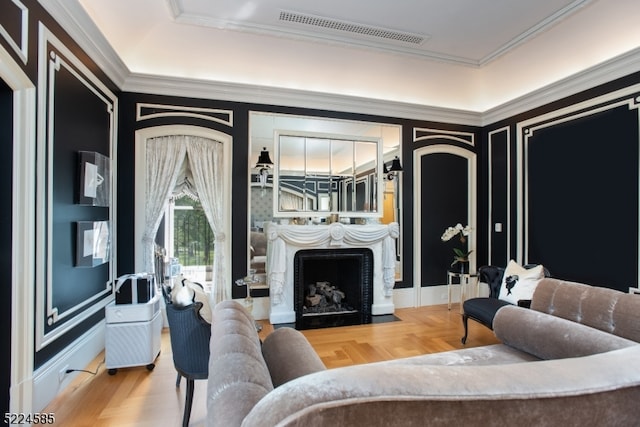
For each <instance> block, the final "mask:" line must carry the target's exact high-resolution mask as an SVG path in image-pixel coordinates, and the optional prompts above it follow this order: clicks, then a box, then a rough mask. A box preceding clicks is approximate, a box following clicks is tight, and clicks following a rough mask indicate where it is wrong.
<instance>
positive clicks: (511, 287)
mask: <svg viewBox="0 0 640 427" xmlns="http://www.w3.org/2000/svg"><path fill="white" fill-rule="evenodd" d="M542 278H544V267H543V266H542V265H537V266H535V267H533V268H529V269H527V268H524V267H522V266H521V265H519V264H518V263H517V262H515V261H514V260H511V261H509V264H508V265H507V268H506V269H505V270H504V276H503V277H502V284H501V285H500V294H499V295H498V298H499V299H501V300H504V301H508V302H510V303H511V304H518V301H520V300H530V299H531V298H532V297H533V291H535V290H536V286H538V282H540V279H542Z"/></svg>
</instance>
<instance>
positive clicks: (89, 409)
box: [43, 305, 498, 427]
mask: <svg viewBox="0 0 640 427" xmlns="http://www.w3.org/2000/svg"><path fill="white" fill-rule="evenodd" d="M395 316H396V317H397V318H398V320H396V321H391V322H386V323H376V324H369V325H357V326H344V327H338V328H325V329H312V330H306V331H302V333H303V334H304V335H305V336H306V337H307V339H308V340H309V342H310V343H311V345H312V346H313V347H314V349H315V350H316V352H317V353H318V355H319V356H320V358H321V359H322V361H323V362H324V364H325V365H326V366H327V368H337V367H342V366H350V365H355V364H361V363H370V362H378V361H383V360H392V359H398V358H402V357H410V356H416V355H420V354H428V353H435V352H441V351H448V350H455V349H458V348H463V347H465V346H463V345H462V343H461V342H460V338H461V337H462V335H463V328H462V321H461V318H460V313H459V311H458V307H457V305H454V306H453V307H452V309H451V310H448V309H447V306H446V305H439V306H429V307H420V308H403V309H398V310H396V313H395ZM260 323H261V324H262V326H263V328H262V331H261V332H260V337H261V338H262V339H264V338H265V337H266V336H267V335H268V334H270V333H271V332H273V330H274V327H273V325H270V324H269V323H268V322H267V321H260ZM497 342H498V340H497V339H496V338H495V336H494V335H493V332H492V331H490V330H489V329H487V328H485V327H483V326H481V325H479V324H477V323H475V322H469V338H468V340H467V344H466V347H476V346H480V345H487V344H494V343H497ZM172 357H173V356H172V353H171V344H170V341H169V333H168V330H166V329H165V330H164V331H163V333H162V344H161V352H160V356H159V357H158V359H157V360H156V362H155V365H156V367H155V369H154V370H153V371H148V370H147V368H146V367H145V366H140V367H134V368H120V369H118V372H117V373H116V374H115V375H109V374H108V373H107V370H106V369H105V366H104V353H102V354H101V355H99V356H98V357H97V358H96V359H95V360H94V361H93V362H92V363H91V364H90V365H89V366H88V367H86V368H85V369H87V370H89V371H93V372H95V371H97V374H96V375H95V376H93V375H90V374H87V373H79V374H77V376H76V378H75V379H74V380H73V381H72V383H71V384H70V385H69V386H68V387H67V388H66V389H65V390H63V391H62V392H61V393H60V394H59V395H58V396H57V397H56V398H55V399H54V400H53V401H52V402H51V403H50V404H49V405H48V407H47V408H45V409H44V410H43V411H44V412H53V413H54V414H55V417H56V425H61V426H65V427H66V426H71V427H84V426H87V427H96V426H97V427H114V426H118V427H129V426H131V427H147V426H148V427H156V426H163V427H164V426H179V425H181V422H182V411H183V408H184V399H185V392H186V384H185V382H184V380H183V381H182V384H181V386H180V387H179V388H176V387H175V380H176V371H175V369H174V368H173V359H172ZM195 384H196V388H195V392H194V401H193V409H192V414H191V423H190V425H191V426H194V427H199V426H204V425H205V418H206V415H207V414H206V385H207V384H206V381H196V383H195Z"/></svg>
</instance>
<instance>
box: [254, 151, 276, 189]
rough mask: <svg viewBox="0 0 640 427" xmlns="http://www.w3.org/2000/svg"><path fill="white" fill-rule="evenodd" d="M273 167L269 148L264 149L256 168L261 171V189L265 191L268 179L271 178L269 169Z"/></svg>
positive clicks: (259, 174)
mask: <svg viewBox="0 0 640 427" xmlns="http://www.w3.org/2000/svg"><path fill="white" fill-rule="evenodd" d="M271 166H273V162H272V161H271V157H269V152H268V151H267V147H262V151H261V152H260V157H258V163H256V168H257V169H260V171H259V173H258V180H259V181H260V187H261V188H262V189H263V190H264V187H265V185H267V177H268V176H269V169H271Z"/></svg>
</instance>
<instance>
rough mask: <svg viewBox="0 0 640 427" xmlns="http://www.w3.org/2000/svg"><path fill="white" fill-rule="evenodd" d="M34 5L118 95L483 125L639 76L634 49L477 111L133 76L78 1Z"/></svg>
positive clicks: (639, 51) (46, 0)
mask: <svg viewBox="0 0 640 427" xmlns="http://www.w3.org/2000/svg"><path fill="white" fill-rule="evenodd" d="M39 3H40V4H41V5H42V6H43V7H44V8H45V9H46V10H47V11H48V12H49V13H50V14H51V15H52V17H53V18H54V19H55V20H56V21H57V22H58V23H59V24H60V25H61V26H62V27H63V28H64V29H65V31H67V32H68V33H69V35H70V36H71V37H72V38H73V39H74V40H75V41H76V42H77V43H78V45H79V46H80V47H81V48H82V49H83V50H84V51H85V53H87V54H88V55H89V56H90V57H91V58H92V59H93V61H95V62H96V64H97V65H98V66H99V67H100V68H101V69H102V70H103V71H104V72H105V74H106V75H107V76H108V77H109V78H110V79H111V80H113V82H114V83H115V84H116V85H117V86H118V87H119V88H120V89H121V90H123V91H131V92H140V93H148V94H167V95H173V96H184V97H194V98H206V99H216V100H227V101H235V102H246V103H259V104H267V105H281V106H288V107H300V108H311V109H326V110H334V111H340V112H349V113H361V114H372V115H380V116H384V117H397V118H401V119H413V120H427V121H437V122H444V123H455V124H462V125H471V126H486V125H489V124H492V123H496V122H498V121H500V120H504V119H507V118H509V117H513V116H515V115H518V114H521V113H524V112H526V111H529V110H532V109H534V108H537V107H540V106H543V105H545V104H548V103H550V102H553V101H557V100H559V99H562V98H564V97H567V96H571V95H575V94H576V93H579V92H581V91H584V90H587V89H591V88H593V87H595V86H598V85H601V84H604V83H607V82H610V81H613V80H615V79H617V78H620V77H624V76H627V75H629V74H632V73H635V72H638V71H640V48H636V49H634V50H632V51H629V52H627V53H624V54H621V55H619V56H617V57H615V58H613V59H610V60H608V61H605V62H603V63H601V64H598V65H596V66H593V67H591V68H588V69H586V70H584V71H581V72H578V73H576V74H573V75H571V76H568V77H566V78H564V79H562V80H559V81H557V82H554V83H551V84H549V85H547V86H544V87H542V88H540V89H537V90H534V91H532V92H529V93H527V94H525V95H522V96H520V97H518V98H515V99H513V100H510V101H507V102H505V103H504V104H501V105H498V106H496V107H493V108H490V109H488V110H486V111H482V112H480V111H476V112H474V111H467V110H456V109H448V108H441V107H434V106H428V105H421V104H412V103H401V102H395V101H389V100H380V99H371V98H365V97H353V96H347V95H340V94H329V93H319V92H309V91H303V90H294V89H283V88H274V87H266V86H257V85H250V84H241V83H224V82H212V81H205V80H195V79H185V78H173V77H162V76H155V75H147V74H133V73H131V72H130V70H129V69H128V68H127V66H126V65H125V64H124V62H122V60H121V59H120V57H119V56H118V55H117V54H116V52H115V51H114V50H113V48H112V47H111V45H110V44H109V43H108V41H107V40H106V39H105V37H104V36H103V35H102V33H100V31H99V30H98V28H97V27H96V25H95V24H94V23H93V21H92V20H91V19H90V17H89V16H88V14H87V13H86V12H85V10H84V9H83V8H82V6H81V5H80V4H79V2H77V1H64V0H39ZM174 13H175V11H174Z"/></svg>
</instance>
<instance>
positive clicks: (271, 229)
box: [266, 223, 399, 325]
mask: <svg viewBox="0 0 640 427" xmlns="http://www.w3.org/2000/svg"><path fill="white" fill-rule="evenodd" d="M266 234H267V238H268V242H269V243H268V245H267V284H268V285H269V300H270V311H269V321H270V322H271V323H272V324H274V325H276V324H282V323H294V322H297V319H298V313H297V311H298V310H296V308H295V305H296V302H295V301H294V300H295V296H294V293H296V291H295V288H296V286H295V285H294V269H295V266H294V264H295V263H294V259H295V256H296V254H297V253H298V252H301V251H310V250H327V252H326V253H328V252H335V253H341V251H343V250H352V249H366V250H368V251H370V252H371V253H372V254H373V255H372V261H371V262H370V265H372V267H371V268H372V270H373V279H371V281H372V285H371V287H372V290H369V292H370V293H371V294H372V296H371V298H372V300H373V302H371V303H370V304H368V305H369V307H367V309H366V310H370V314H371V315H372V316H376V315H379V314H392V313H393V312H394V304H393V287H394V284H395V263H396V256H395V250H396V242H395V240H396V239H397V238H398V235H399V227H398V224H397V223H391V224H388V225H385V224H366V225H345V224H341V223H333V224H330V225H328V226H326V225H283V224H269V225H268V226H267V227H266ZM366 257H367V256H365V258H366ZM363 262H365V261H363ZM313 280H314V281H318V282H329V283H331V282H332V280H333V281H334V282H335V279H327V278H314V279H313ZM334 284H335V283H334ZM334 284H332V286H333V285H334ZM302 297H303V298H304V294H303V296H302ZM359 306H360V304H358V310H359V311H360V308H359Z"/></svg>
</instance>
